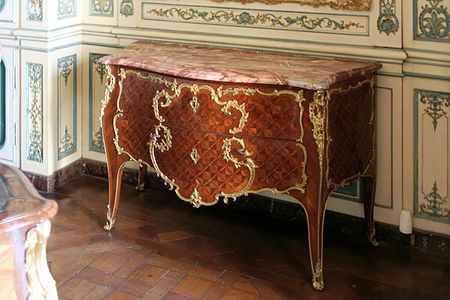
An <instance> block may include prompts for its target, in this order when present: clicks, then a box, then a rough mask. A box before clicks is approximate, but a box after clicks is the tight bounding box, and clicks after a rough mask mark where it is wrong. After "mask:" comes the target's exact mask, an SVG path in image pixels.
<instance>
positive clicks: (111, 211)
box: [103, 162, 125, 231]
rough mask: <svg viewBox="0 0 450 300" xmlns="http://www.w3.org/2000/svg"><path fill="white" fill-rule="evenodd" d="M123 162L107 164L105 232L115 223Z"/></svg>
mask: <svg viewBox="0 0 450 300" xmlns="http://www.w3.org/2000/svg"><path fill="white" fill-rule="evenodd" d="M124 165H125V162H122V163H119V162H114V163H111V162H109V163H108V176H109V180H108V183H109V204H108V212H107V214H106V225H105V226H104V227H103V228H104V229H105V230H108V231H109V230H111V229H112V228H113V226H114V223H115V222H116V214H117V208H118V207H119V197H120V188H121V185H122V173H123V167H124Z"/></svg>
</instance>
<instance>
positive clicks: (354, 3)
mask: <svg viewBox="0 0 450 300" xmlns="http://www.w3.org/2000/svg"><path fill="white" fill-rule="evenodd" d="M211 1H213V2H240V3H242V4H248V3H263V4H281V3H298V4H301V5H312V6H314V7H317V6H329V7H331V8H334V9H345V10H370V2H371V0H211Z"/></svg>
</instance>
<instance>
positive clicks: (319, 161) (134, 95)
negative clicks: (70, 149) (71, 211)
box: [101, 42, 380, 290]
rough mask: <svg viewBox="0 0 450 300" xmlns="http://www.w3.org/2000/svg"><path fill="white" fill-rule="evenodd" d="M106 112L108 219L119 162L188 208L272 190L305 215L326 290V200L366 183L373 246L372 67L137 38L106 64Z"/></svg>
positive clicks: (316, 278) (316, 276)
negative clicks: (132, 165) (358, 181)
mask: <svg viewBox="0 0 450 300" xmlns="http://www.w3.org/2000/svg"><path fill="white" fill-rule="evenodd" d="M101 61H102V62H103V63H104V64H106V65H107V66H106V68H107V70H108V72H109V79H108V83H107V88H106V92H105V99H104V103H103V107H102V124H103V134H104V141H105V149H106V154H107V161H108V172H109V189H110V195H109V197H110V199H109V206H108V215H107V217H108V221H107V224H106V226H105V228H106V229H107V230H110V229H111V228H112V226H113V224H114V222H115V219H116V214H117V209H118V202H119V194H120V186H121V176H122V170H123V166H124V164H125V163H126V162H127V161H134V162H137V163H139V165H140V167H141V168H140V171H141V175H140V179H141V182H143V181H142V176H143V174H145V172H146V170H147V167H151V168H153V169H154V171H155V172H156V174H157V175H158V176H160V177H161V178H162V179H163V180H164V182H165V183H166V184H167V185H168V186H169V188H170V189H174V190H175V192H176V194H177V195H178V196H179V197H180V198H181V199H183V200H185V201H188V202H191V203H192V204H193V205H194V206H195V207H199V206H200V205H212V204H215V203H217V201H219V200H221V199H223V201H225V202H227V201H228V200H229V199H233V200H236V198H237V197H239V196H242V195H247V194H248V193H255V192H259V191H263V190H270V191H272V192H273V193H281V194H285V195H288V196H290V197H292V198H293V199H295V200H297V201H298V202H299V203H300V204H301V205H302V206H303V208H304V209H305V211H306V215H307V219H308V229H309V241H310V260H311V267H312V273H313V286H314V288H316V289H318V290H321V289H323V274H322V269H323V264H322V231H323V221H324V212H325V207H326V201H327V198H328V196H329V194H330V193H331V192H332V191H333V190H334V189H335V188H337V187H339V186H342V185H344V184H345V183H346V182H348V181H349V180H351V179H353V178H355V177H363V178H364V183H365V190H364V191H365V192H364V198H365V213H366V219H367V226H368V232H369V236H370V241H371V242H372V243H373V244H376V240H375V237H374V233H375V232H374V226H373V217H372V212H373V201H374V200H373V198H374V189H375V102H374V101H375V100H374V99H375V98H374V72H375V71H376V70H377V69H379V68H380V65H379V64H377V63H371V62H357V61H350V60H337V59H330V58H318V57H309V56H302V55H291V54H280V53H271V52H258V51H250V50H238V49H226V48H219V47H210V46H194V45H183V44H171V43H159V42H137V43H135V44H133V45H131V46H130V47H128V48H126V49H125V50H123V51H122V52H120V53H118V54H116V55H113V56H109V57H106V58H103V59H102V60H101Z"/></svg>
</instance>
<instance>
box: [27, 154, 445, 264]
mask: <svg viewBox="0 0 450 300" xmlns="http://www.w3.org/2000/svg"><path fill="white" fill-rule="evenodd" d="M24 173H25V174H26V175H27V176H28V178H30V180H31V182H32V183H33V184H34V185H35V187H36V188H37V189H38V190H40V191H41V192H44V193H45V192H52V191H54V190H55V189H56V188H57V187H59V186H61V185H63V184H65V183H67V182H69V181H70V180H72V179H74V178H75V177H77V176H80V175H91V176H96V177H102V178H108V169H107V165H106V163H104V162H99V161H95V160H90V159H85V158H82V159H80V160H78V161H76V162H74V163H72V164H70V165H68V166H66V167H65V168H63V169H60V170H58V171H57V172H55V173H54V174H52V175H51V176H42V175H38V174H34V173H31V172H24ZM137 177H138V171H137V170H135V169H130V168H124V172H123V176H122V182H123V183H125V184H130V185H137ZM145 188H146V189H147V188H149V189H157V190H167V187H166V186H165V185H164V182H163V181H162V180H161V179H160V178H158V177H157V176H156V174H155V173H153V172H149V173H148V174H147V176H146V179H145ZM217 205H219V206H227V207H229V208H231V209H235V210H240V211H246V212H248V213H251V214H257V215H262V216H265V217H268V218H272V219H276V220H281V221H284V222H289V223H293V224H296V223H301V224H302V225H301V226H298V228H303V229H304V230H306V216H305V212H304V210H303V208H302V207H301V206H300V205H298V204H295V203H291V202H286V201H282V200H278V199H274V198H270V197H265V196H261V195H258V194H251V195H249V196H246V197H240V198H238V199H237V201H231V202H230V203H228V204H224V203H222V202H219V203H218V204H217ZM365 228H366V226H365V221H364V219H362V218H359V217H355V216H350V215H346V214H341V213H337V212H333V211H327V212H326V216H325V229H324V232H325V239H326V236H327V235H328V236H333V237H337V238H341V239H343V240H347V241H359V242H363V239H365V236H366V233H365ZM376 229H377V239H378V240H379V241H380V242H381V243H382V244H384V243H385V244H388V245H390V246H393V247H411V246H412V247H413V248H416V249H420V250H421V251H423V252H424V253H427V254H429V255H433V256H438V257H443V258H447V259H450V253H449V251H448V248H449V245H450V236H445V235H436V234H434V233H429V232H423V231H417V230H415V232H414V234H413V235H405V234H402V233H400V231H399V230H398V228H397V226H393V225H390V224H384V223H379V222H377V223H376Z"/></svg>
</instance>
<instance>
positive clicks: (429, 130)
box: [403, 77, 450, 234]
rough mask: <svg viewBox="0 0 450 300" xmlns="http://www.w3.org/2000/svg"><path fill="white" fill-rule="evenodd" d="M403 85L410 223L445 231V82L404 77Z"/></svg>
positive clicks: (449, 92)
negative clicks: (411, 218)
mask: <svg viewBox="0 0 450 300" xmlns="http://www.w3.org/2000/svg"><path fill="white" fill-rule="evenodd" d="M405 83H406V84H405V88H404V99H405V106H404V126H403V127H404V132H405V133H404V136H405V144H404V154H403V155H404V159H405V172H404V174H405V177H404V183H403V185H404V186H405V187H409V188H408V189H405V193H404V195H405V197H404V200H403V202H404V203H403V205H404V207H405V208H406V209H408V210H410V211H411V212H412V214H413V223H414V224H413V225H414V227H415V228H419V229H422V230H427V231H433V232H440V233H445V234H448V233H449V232H450V217H449V213H448V211H449V209H450V205H449V203H448V191H449V185H450V161H449V157H450V153H449V141H450V130H449V124H450V123H449V119H448V115H449V107H450V85H449V84H448V81H442V80H435V79H423V78H414V77H407V78H405Z"/></svg>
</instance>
